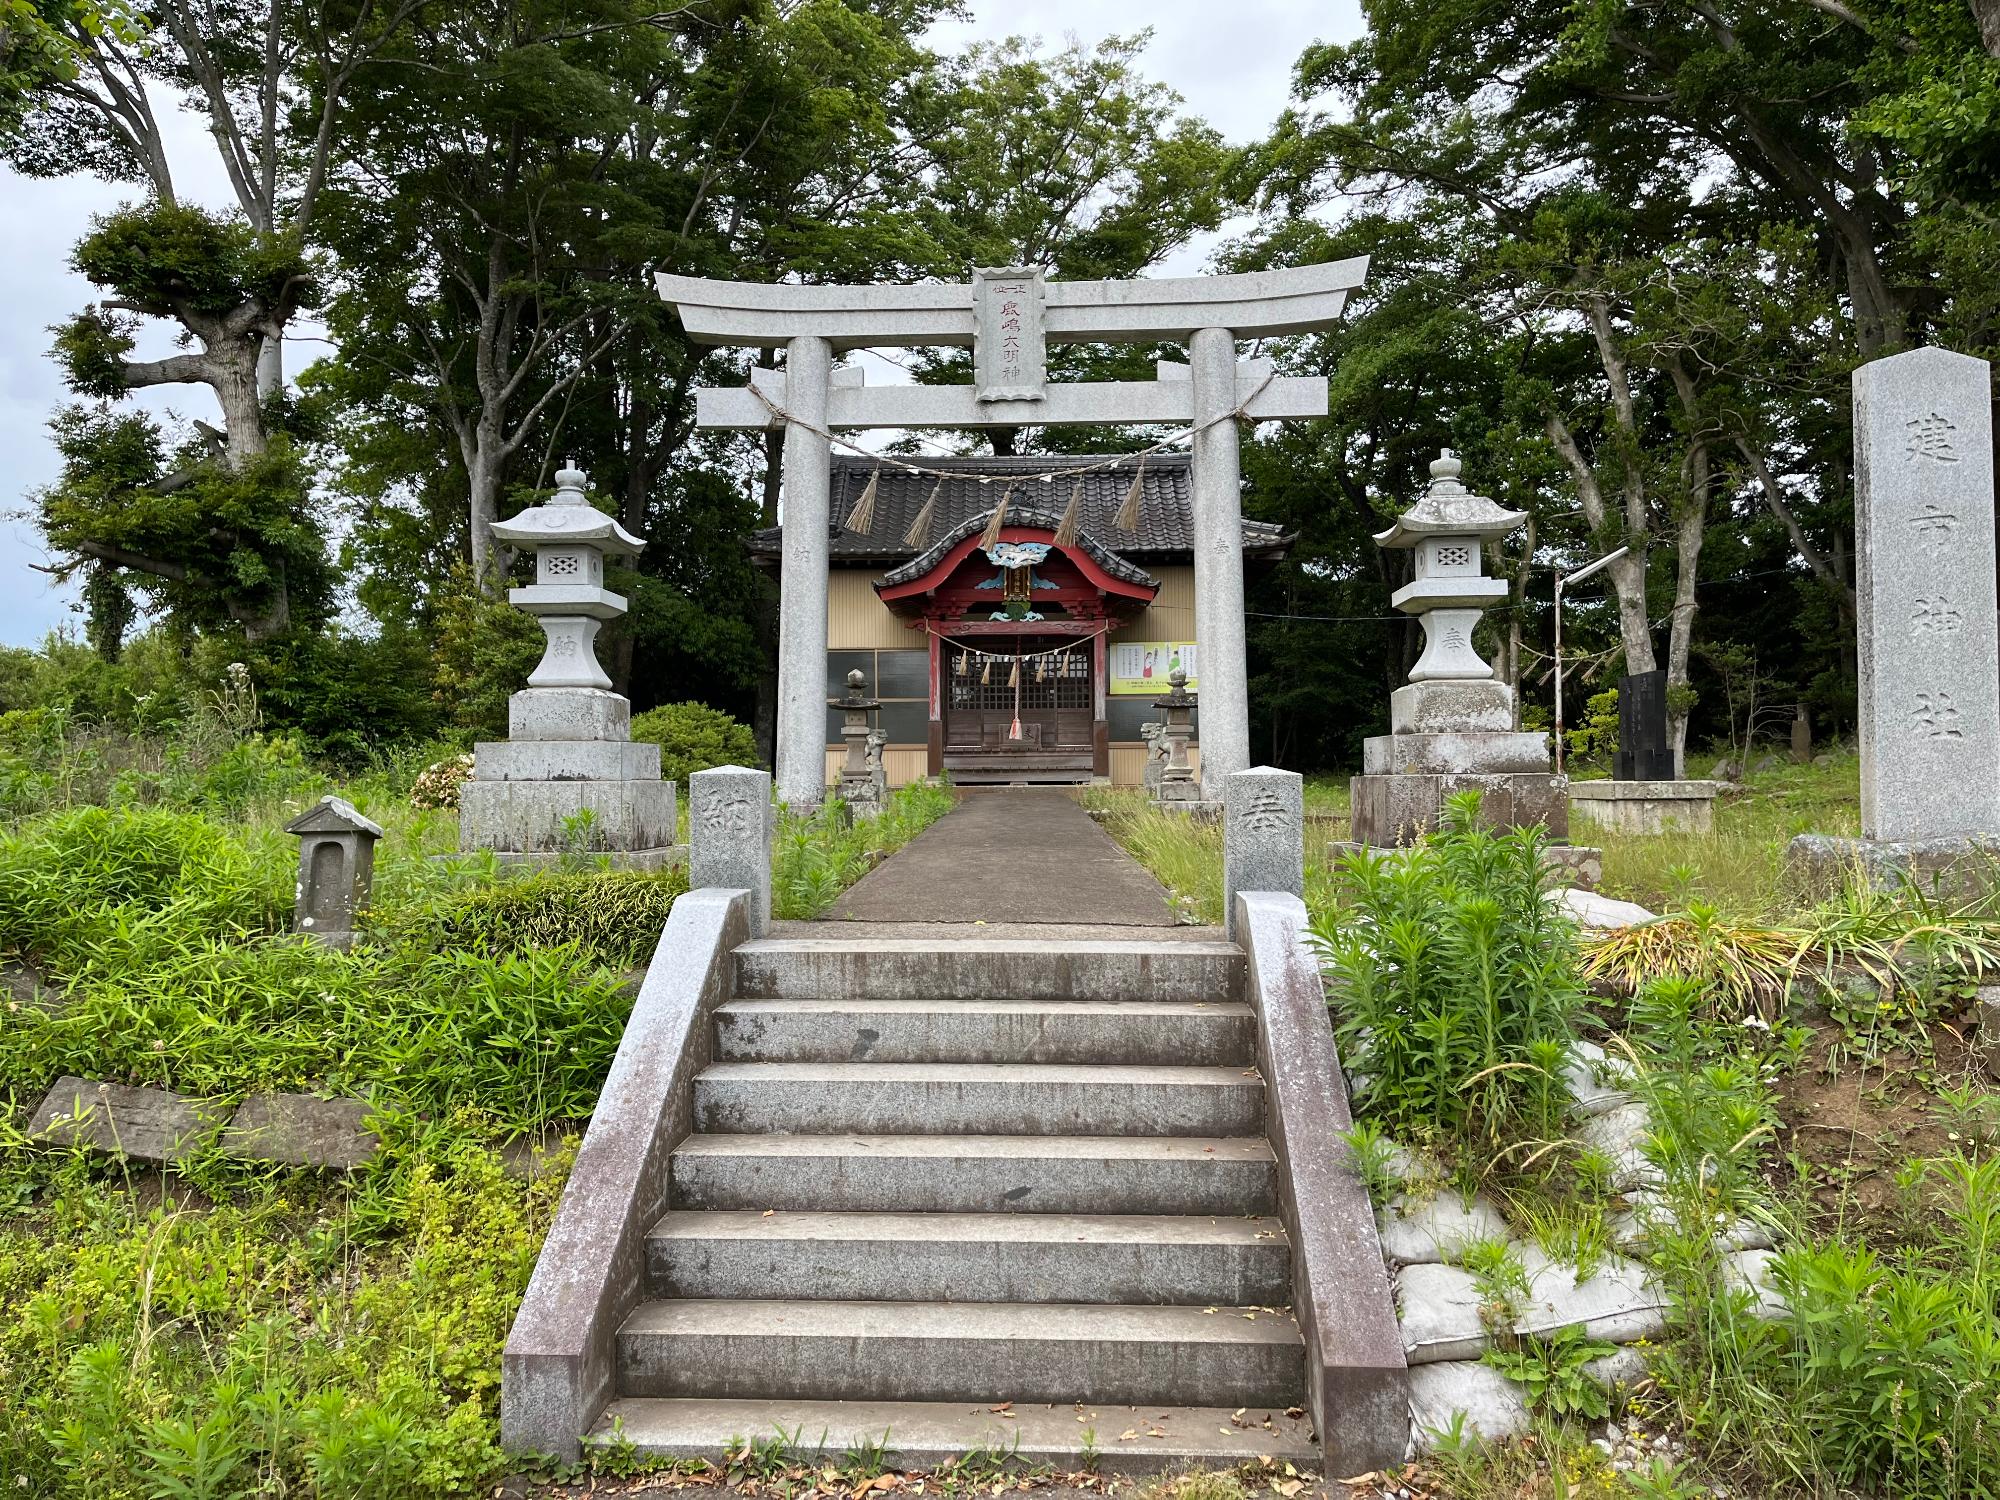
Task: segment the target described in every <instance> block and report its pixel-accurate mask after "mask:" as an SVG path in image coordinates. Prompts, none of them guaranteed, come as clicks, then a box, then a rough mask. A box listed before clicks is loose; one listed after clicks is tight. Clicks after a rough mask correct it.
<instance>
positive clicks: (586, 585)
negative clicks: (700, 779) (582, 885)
mask: <svg viewBox="0 0 2000 1500" xmlns="http://www.w3.org/2000/svg"><path fill="white" fill-rule="evenodd" d="M583 487H584V474H583V471H582V470H581V469H579V468H577V467H576V466H575V465H574V464H571V465H569V466H567V467H566V468H564V469H563V470H562V471H561V472H559V473H558V474H557V475H556V493H555V495H554V497H553V498H551V499H550V501H549V502H548V504H546V505H537V506H533V507H531V508H530V509H528V510H524V511H522V512H521V513H520V514H519V515H517V516H515V517H513V518H512V519H511V520H507V521H502V522H500V523H499V524H497V525H495V526H494V528H493V534H494V535H495V536H496V537H498V538H499V539H500V540H501V541H503V542H512V543H514V544H516V545H517V546H521V547H527V548H532V549H533V551H534V554H535V581H534V582H533V583H532V584H530V585H529V586H528V587H526V588H520V589H513V590H511V591H509V593H508V595H507V598H508V600H509V601H510V602H511V603H513V604H514V606H515V607H516V608H518V609H521V610H523V611H525V612H526V613H528V614H530V615H533V616H534V617H535V620H536V622H537V623H538V624H539V625H540V626H541V627H542V634H543V635H545V636H546V637H547V638H548V645H547V647H546V648H545V649H544V650H543V652H542V659H541V661H540V663H539V664H538V665H537V666H536V667H535V670H534V671H533V672H532V673H531V674H530V675H529V677H528V685H527V686H526V687H525V688H523V689H522V690H521V691H520V692H518V693H515V694H514V695H513V697H512V698H510V699H509V700H508V702H507V738H506V739H504V740H494V741H489V742H482V743H480V744H477V745H475V746H473V760H472V778H471V780H469V781H467V782H466V783H465V785H464V786H463V787H461V788H460V789H459V797H458V846H459V848H460V849H462V850H465V851H467V852H470V851H473V850H482V849H483V850H491V851H492V852H493V853H494V854H495V855H497V856H498V857H499V858H501V859H503V860H509V861H513V860H519V861H523V862H527V863H535V864H540V863H550V862H555V861H559V860H561V859H563V858H565V857H567V856H568V855H570V854H573V853H579V852H584V853H591V854H604V855H608V856H609V857H610V858H611V860H612V862H613V863H614V864H616V865H618V866H620V867H623V868H628V869H658V868H660V867H662V866H663V865H665V864H667V863H669V862H671V861H672V859H673V858H674V849H673V844H674V825H675V817H674V783H673V782H671V781H662V780H661V779H660V747H659V746H658V745H653V744H646V743H643V742H640V743H634V742H633V739H632V705H631V703H630V702H628V701H627V700H626V699H625V697H624V696H623V695H622V694H619V693H614V692H612V691H611V690H610V689H611V679H610V678H609V677H607V676H605V674H604V669H603V668H602V667H600V666H599V665H598V663H597V632H598V629H599V628H600V627H601V626H602V625H603V623H604V622H605V621H606V620H614V619H616V618H617V617H618V616H619V615H622V614H624V613H625V600H624V597H623V596H622V595H619V594H614V593H612V592H611V590H609V589H607V588H606V587H605V586H604V560H605V558H607V557H622V556H627V555H629V554H631V553H634V552H636V551H638V550H639V548H640V547H641V546H643V545H644V543H643V541H642V540H641V539H640V538H638V537H636V536H634V535H632V533H631V532H629V531H627V530H626V529H625V528H624V527H623V526H620V525H619V524H618V522H617V520H616V519H615V518H613V517H611V516H608V515H606V514H605V513H604V512H603V511H601V510H599V509H597V507H596V506H594V505H592V504H591V503H590V501H589V500H588V499H586V498H585V496H584V489H583Z"/></svg>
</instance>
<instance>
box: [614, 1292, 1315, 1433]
mask: <svg viewBox="0 0 2000 1500" xmlns="http://www.w3.org/2000/svg"><path fill="white" fill-rule="evenodd" d="M618 1371H619V1379H618V1392H619V1394H620V1395H624V1396H700V1397H707V1398H711V1399H713V1398H754V1399H760V1400H773V1401H791V1400H809V1401H818V1400H839V1401H965V1402H984V1403H993V1402H1000V1401H1014V1402H1019V1403H1025V1402H1030V1401H1041V1402H1057V1403H1068V1402H1074V1401H1086V1402H1093V1403H1101V1404H1120V1403H1130V1404H1135V1405H1148V1404H1151V1403H1154V1402H1160V1403H1164V1404H1166V1405H1169V1406H1210V1407H1225V1408H1228V1409H1230V1410H1232V1411H1233V1410H1235V1409H1236V1408H1238V1407H1252V1406H1258V1407H1278V1408H1284V1407H1288V1406H1293V1405H1296V1404H1299V1403H1300V1401H1301V1398H1302V1397H1303V1395H1304V1393H1305V1358H1304V1346H1303V1343H1302V1341H1301V1339H1300V1337H1299V1330H1298V1326H1297V1324H1296V1323H1294V1322H1293V1320H1292V1317H1291V1315H1290V1313H1289V1312H1274V1311H1270V1310H1267V1309H1260V1308H1236V1307H1220V1306H1218V1307H1215V1308H1213V1309H1208V1308H1202V1307H1129V1306H1122V1305H1101V1304H1082V1303H1017V1302H958V1303H943V1302H849V1301H796V1302H791V1301H778V1300H762V1299H749V1298H744V1299H736V1300H723V1301H709V1300H699V1301H657V1302H646V1303H642V1304H641V1305H640V1306H639V1307H638V1308H637V1309H636V1310H635V1311H634V1312H633V1313H632V1316H631V1317H630V1318H628V1319H627V1320H626V1322H625V1325H624V1326H623V1327H622V1328H621V1329H620V1330H619V1332H618Z"/></svg>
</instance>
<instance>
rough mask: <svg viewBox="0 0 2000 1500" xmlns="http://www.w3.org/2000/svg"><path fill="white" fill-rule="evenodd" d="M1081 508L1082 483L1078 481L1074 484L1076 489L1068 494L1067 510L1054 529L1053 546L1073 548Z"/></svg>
mask: <svg viewBox="0 0 2000 1500" xmlns="http://www.w3.org/2000/svg"><path fill="white" fill-rule="evenodd" d="M1082 508H1083V481H1082V480H1081V479H1079V480H1077V482H1076V488H1075V489H1073V490H1071V491H1070V492H1069V508H1068V509H1067V510H1065V511H1064V512H1063V517H1062V524H1061V525H1059V526H1058V527H1056V534H1055V542H1054V545H1056V546H1057V547H1063V548H1068V547H1074V546H1075V545H1076V524H1077V513H1078V512H1079V511H1080V510H1081V509H1082Z"/></svg>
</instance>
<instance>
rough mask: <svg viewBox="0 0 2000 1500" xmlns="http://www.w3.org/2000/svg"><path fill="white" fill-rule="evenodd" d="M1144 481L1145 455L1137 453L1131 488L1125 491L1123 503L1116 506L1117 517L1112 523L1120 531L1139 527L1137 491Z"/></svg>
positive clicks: (1143, 484)
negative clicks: (1137, 461)
mask: <svg viewBox="0 0 2000 1500" xmlns="http://www.w3.org/2000/svg"><path fill="white" fill-rule="evenodd" d="M1145 483H1146V456H1145V455H1144V454H1143V453H1142V454H1140V455H1139V466H1138V467H1137V468H1136V469H1134V470H1133V471H1132V488H1130V489H1129V490H1127V491H1126V492H1125V503H1124V504H1123V505H1121V506H1119V507H1118V517H1117V520H1116V521H1115V522H1114V523H1113V524H1114V525H1116V526H1117V528H1118V529H1119V530H1120V531H1137V530H1138V529H1139V491H1140V490H1141V489H1142V488H1143V487H1144V486H1145Z"/></svg>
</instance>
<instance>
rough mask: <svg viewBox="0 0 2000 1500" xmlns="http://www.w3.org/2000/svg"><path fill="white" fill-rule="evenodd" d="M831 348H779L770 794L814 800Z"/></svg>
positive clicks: (804, 340)
mask: <svg viewBox="0 0 2000 1500" xmlns="http://www.w3.org/2000/svg"><path fill="white" fill-rule="evenodd" d="M832 373H833V347H832V345H830V344H829V343H828V342H827V341H826V340H825V339H823V338H818V337H815V336H814V335H811V334H800V335H799V336H798V337H796V338H794V339H792V340H791V342H790V343H788V344H787V345H786V346H785V409H786V410H787V411H788V412H790V413H791V415H792V418H793V420H791V421H789V422H787V423H786V424H785V473H784V481H785V482H784V505H785V513H784V517H783V521H784V555H783V559H782V577H781V581H780V586H781V587H782V588H783V590H784V604H783V606H782V608H781V609H780V611H779V614H778V724H777V740H778V744H777V762H778V800H779V801H781V802H784V803H787V804H788V805H790V806H791V807H793V808H796V809H801V810H809V809H811V808H814V807H817V806H819V803H820V799H821V798H822V797H824V796H825V794H826V589H827V582H826V579H827V552H828V543H829V541H830V540H831V533H830V530H829V520H830V517H829V514H828V504H829V499H828V493H827V491H828V485H829V483H830V480H829V476H828V472H827V461H828V459H829V458H830V457H831V456H832V444H831V443H829V442H828V441H827V440H826V438H825V437H824V436H822V434H823V433H824V432H825V431H826V430H827V425H826V422H827V394H826V393H827V386H828V385H829V383H830V382H831V379H832Z"/></svg>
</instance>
